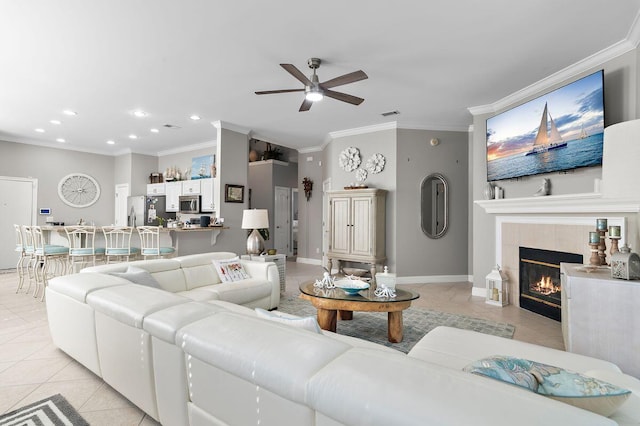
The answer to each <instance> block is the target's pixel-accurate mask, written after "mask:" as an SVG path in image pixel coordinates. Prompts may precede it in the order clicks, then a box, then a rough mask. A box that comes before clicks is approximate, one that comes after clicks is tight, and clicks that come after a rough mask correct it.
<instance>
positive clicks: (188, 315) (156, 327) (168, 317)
mask: <svg viewBox="0 0 640 426" xmlns="http://www.w3.org/2000/svg"><path fill="white" fill-rule="evenodd" d="M221 311H226V309H225V308H223V307H221V306H216V305H212V304H209V303H202V302H187V303H181V304H179V305H174V306H170V307H168V308H165V309H161V310H159V311H156V312H154V313H152V314H150V315H149V316H147V317H146V318H145V319H144V322H143V325H142V327H143V328H144V329H145V330H146V331H147V332H148V333H149V334H151V335H152V336H155V337H157V338H159V339H162V340H164V341H165V342H168V343H172V344H175V340H176V334H177V332H178V330H180V329H181V328H182V327H184V326H186V325H188V324H191V323H192V322H195V321H199V320H201V319H202V318H206V317H208V316H211V315H215V314H216V313H217V312H221Z"/></svg>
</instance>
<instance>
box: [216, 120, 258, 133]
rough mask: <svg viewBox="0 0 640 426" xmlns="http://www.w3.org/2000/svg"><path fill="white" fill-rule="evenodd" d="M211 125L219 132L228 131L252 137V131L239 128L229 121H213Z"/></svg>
mask: <svg viewBox="0 0 640 426" xmlns="http://www.w3.org/2000/svg"><path fill="white" fill-rule="evenodd" d="M211 125H212V126H213V127H215V128H216V129H218V130H220V129H226V130H231V131H232V132H236V133H241V134H243V135H247V136H249V135H251V129H248V128H246V127H242V126H238V125H237V124H233V123H229V122H227V121H222V120H217V121H212V122H211Z"/></svg>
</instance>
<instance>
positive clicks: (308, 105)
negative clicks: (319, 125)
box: [298, 98, 313, 112]
mask: <svg viewBox="0 0 640 426" xmlns="http://www.w3.org/2000/svg"><path fill="white" fill-rule="evenodd" d="M311 105H313V102H312V101H310V100H308V99H307V98H304V101H302V105H300V109H299V110H298V112H303V111H309V110H310V109H311Z"/></svg>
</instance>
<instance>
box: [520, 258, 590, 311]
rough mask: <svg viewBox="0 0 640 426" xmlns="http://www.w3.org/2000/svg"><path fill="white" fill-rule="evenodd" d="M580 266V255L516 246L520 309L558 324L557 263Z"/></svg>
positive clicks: (558, 266) (558, 271)
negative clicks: (518, 267) (517, 251)
mask: <svg viewBox="0 0 640 426" xmlns="http://www.w3.org/2000/svg"><path fill="white" fill-rule="evenodd" d="M561 262H566V263H582V255H581V254H575V253H566V252H561V251H553V250H542V249H536V248H530V247H520V307H521V308H524V309H527V310H529V311H532V312H535V313H537V314H540V315H544V316H545V317H547V318H551V319H554V320H556V321H560V314H561V306H562V286H561V284H560V263H561Z"/></svg>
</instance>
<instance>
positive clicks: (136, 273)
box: [109, 266, 160, 288]
mask: <svg viewBox="0 0 640 426" xmlns="http://www.w3.org/2000/svg"><path fill="white" fill-rule="evenodd" d="M109 275H113V276H116V277H120V278H124V279H125V280H127V281H131V282H132V283H134V284H140V285H145V286H147V287H153V288H160V284H158V281H156V279H155V278H153V275H151V274H150V273H149V272H147V271H145V270H144V269H141V268H136V267H135V266H129V268H128V269H127V271H126V272H110V273H109Z"/></svg>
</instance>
